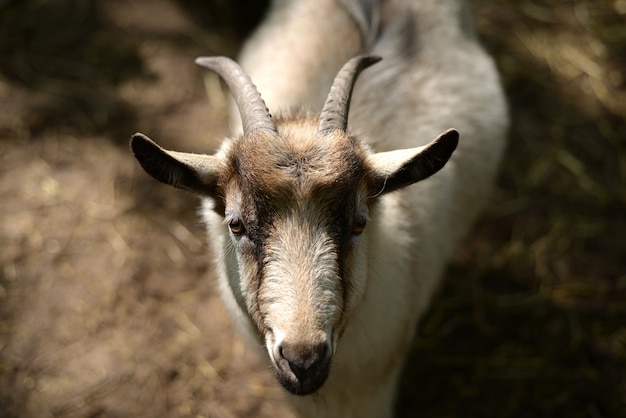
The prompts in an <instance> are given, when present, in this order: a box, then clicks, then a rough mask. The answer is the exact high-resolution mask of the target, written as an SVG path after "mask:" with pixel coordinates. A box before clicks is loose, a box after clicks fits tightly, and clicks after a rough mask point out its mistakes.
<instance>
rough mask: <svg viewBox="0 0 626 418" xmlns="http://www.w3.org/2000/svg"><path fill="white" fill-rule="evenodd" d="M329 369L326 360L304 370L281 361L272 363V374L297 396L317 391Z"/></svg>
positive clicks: (328, 362) (324, 380)
mask: <svg viewBox="0 0 626 418" xmlns="http://www.w3.org/2000/svg"><path fill="white" fill-rule="evenodd" d="M329 371H330V361H328V360H327V361H325V362H323V364H322V363H321V364H316V365H315V366H313V367H310V368H309V369H306V370H302V369H298V368H297V367H294V366H293V365H289V363H288V362H283V361H279V362H277V364H275V365H274V374H275V375H276V378H277V379H278V381H279V382H280V384H281V385H282V386H283V388H285V389H286V390H287V391H288V392H289V393H291V394H293V395H298V396H306V395H311V394H313V393H315V392H317V391H318V390H319V389H320V388H321V387H322V386H323V385H324V383H325V382H326V380H327V379H328V374H329Z"/></svg>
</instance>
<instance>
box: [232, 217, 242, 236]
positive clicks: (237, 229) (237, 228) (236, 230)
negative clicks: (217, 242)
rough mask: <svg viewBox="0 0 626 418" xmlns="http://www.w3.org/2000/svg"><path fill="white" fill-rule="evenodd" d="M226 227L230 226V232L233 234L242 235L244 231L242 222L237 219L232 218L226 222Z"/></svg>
mask: <svg viewBox="0 0 626 418" xmlns="http://www.w3.org/2000/svg"><path fill="white" fill-rule="evenodd" d="M228 227H229V228H230V232H232V233H233V234H235V235H243V233H244V232H246V228H245V227H244V226H243V222H241V220H239V219H233V220H231V221H230V222H228Z"/></svg>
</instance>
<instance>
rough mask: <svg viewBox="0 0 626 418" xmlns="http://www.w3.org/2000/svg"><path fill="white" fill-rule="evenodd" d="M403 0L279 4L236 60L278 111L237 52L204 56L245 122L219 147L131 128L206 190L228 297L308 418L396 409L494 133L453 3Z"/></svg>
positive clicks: (178, 177) (498, 145)
mask: <svg viewBox="0 0 626 418" xmlns="http://www.w3.org/2000/svg"><path fill="white" fill-rule="evenodd" d="M406 3H407V4H404V2H401V1H389V2H384V1H383V2H381V3H380V4H379V3H378V2H376V1H374V0H369V1H350V0H344V1H343V2H337V1H331V0H302V1H292V2H288V1H276V2H275V4H274V5H273V7H272V9H271V11H270V14H269V15H268V17H267V19H266V21H265V22H264V23H263V24H262V25H261V27H260V28H259V29H258V30H257V32H256V33H255V34H254V35H253V36H252V38H251V39H250V40H249V41H248V43H247V45H246V46H245V47H244V50H243V52H242V56H241V57H240V62H241V63H242V67H243V69H244V70H246V72H247V73H248V74H249V75H250V76H251V78H252V80H254V81H255V83H256V84H257V86H258V88H259V91H260V92H261V93H262V94H263V97H264V99H265V103H267V104H268V105H269V108H270V109H283V111H284V112H285V113H283V114H278V116H277V117H275V118H272V117H271V115H270V114H269V111H268V110H267V108H266V107H265V103H264V102H263V100H261V97H260V95H259V94H258V92H257V90H256V89H255V87H254V85H252V83H251V81H250V79H249V78H248V76H247V75H246V73H244V71H243V70H242V69H241V68H240V67H239V66H238V65H237V64H235V63H234V62H232V61H230V60H228V59H225V58H201V59H199V60H198V61H197V62H198V63H199V64H200V65H203V66H206V67H207V68H209V69H211V70H213V71H215V72H217V73H218V74H219V75H220V76H221V77H222V78H224V80H225V81H226V83H227V84H228V86H229V88H230V90H231V92H232V93H233V96H234V99H235V103H236V106H237V108H238V110H239V112H240V114H241V120H242V123H241V125H242V130H243V134H241V135H239V136H237V137H235V138H233V139H228V140H225V141H224V143H223V145H222V147H221V149H220V150H219V151H218V152H217V153H216V154H215V155H195V154H187V153H180V152H174V151H166V150H164V149H162V148H160V147H159V146H158V145H156V144H155V143H154V142H152V141H151V140H150V139H148V138H147V137H145V136H144V135H142V134H136V135H134V136H133V138H132V141H131V146H132V149H133V152H134V153H135V156H136V157H137V159H138V160H139V162H140V163H141V165H142V166H143V167H144V169H145V170H146V171H147V172H148V173H149V174H151V175H152V176H154V177H155V178H157V179H158V180H160V181H163V182H165V183H168V184H171V185H174V186H176V187H179V188H183V189H187V190H191V191H193V192H196V193H198V194H200V195H201V196H202V198H203V210H202V215H203V217H204V219H205V222H206V225H207V229H208V233H209V236H210V237H211V241H212V249H213V251H214V256H215V258H216V260H217V262H216V268H217V274H218V278H219V282H220V288H221V291H222V295H223V298H224V300H225V301H226V304H227V306H228V307H229V309H230V311H231V312H232V314H233V315H234V316H235V317H237V318H238V319H239V320H240V322H241V323H242V324H243V325H244V327H245V328H246V329H247V330H249V331H250V333H251V334H252V335H253V336H255V338H258V340H259V341H260V342H261V343H262V344H263V345H264V346H265V347H266V352H267V357H268V359H269V361H270V363H271V365H272V368H273V370H274V372H275V374H276V376H277V378H278V380H279V382H280V383H281V384H282V385H283V386H284V387H285V389H286V390H287V391H288V392H289V395H288V397H289V400H290V402H292V403H293V405H294V407H295V409H296V411H297V412H298V414H299V415H300V416H302V417H389V416H391V415H392V412H393V401H394V394H395V391H396V382H397V378H398V374H399V373H400V370H401V368H402V365H403V362H404V358H405V356H406V353H407V351H408V348H409V345H410V343H411V340H412V338H413V335H414V332H415V328H416V325H417V321H418V319H419V318H420V316H421V315H422V314H423V313H424V311H425V310H426V309H427V307H428V304H429V301H430V299H431V297H432V295H433V293H434V291H435V290H436V288H437V286H438V283H439V281H440V278H441V276H442V271H443V269H444V267H445V265H446V262H447V261H448V260H449V259H450V258H451V257H452V256H453V254H454V251H455V250H456V248H457V246H458V244H459V242H460V241H461V239H462V238H463V236H464V235H465V233H466V232H467V230H468V228H469V227H470V226H471V224H472V222H473V221H474V219H475V217H476V216H477V214H478V212H479V211H480V209H481V208H482V207H483V206H484V205H485V204H486V202H487V197H488V193H489V190H490V187H491V184H492V181H493V177H494V175H495V173H496V169H497V166H498V162H499V159H500V155H501V153H502V150H503V147H504V144H505V141H504V138H505V131H506V126H507V112H506V104H505V101H504V98H503V94H502V91H501V88H500V84H499V80H498V77H497V73H496V71H495V68H494V66H493V63H492V61H491V59H490V58H489V57H488V56H487V55H486V54H485V53H484V52H483V50H482V49H481V47H480V45H479V43H478V41H477V40H476V38H475V36H474V34H473V31H472V29H471V20H470V19H468V17H467V16H468V14H467V11H466V10H465V7H464V4H463V3H461V2H456V1H450V2H444V1H441V0H426V1H421V2H406ZM360 53H368V54H378V55H380V56H382V57H383V61H382V62H381V63H378V64H376V65H373V64H375V63H376V62H377V61H378V59H377V58H375V57H372V56H357V57H356V58H353V59H350V58H351V57H353V56H355V55H358V54H360ZM346 61H347V63H346V64H345V65H343V64H344V62H346ZM342 65H343V67H342ZM370 65H373V66H372V67H371V68H370V69H367V70H366V71H364V72H363V75H362V76H360V80H359V83H358V84H357V85H356V87H354V85H355V82H356V79H357V77H359V74H360V73H361V71H362V70H364V69H365V68H366V67H369V66H370ZM340 68H341V69H340ZM335 74H337V76H336V77H335ZM353 87H354V89H353ZM353 90H354V91H353ZM328 91H330V93H328V97H327V99H326V101H325V102H324V95H325V94H326V93H327V92H328ZM322 92H324V93H322ZM353 93H354V94H353ZM352 96H353V98H352V100H351V97H352ZM294 106H299V108H305V109H308V110H296V109H297V108H295V107H294ZM320 108H321V113H320V116H319V118H318V117H316V116H314V113H313V112H316V113H317V112H319V111H320ZM348 111H349V115H350V124H349V126H348V123H347V118H348ZM237 123H238V121H237V120H236V119H235V125H236V124H237ZM450 125H454V127H455V128H456V129H458V130H459V131H460V132H461V134H462V138H461V140H460V141H459V140H458V137H459V136H458V134H457V132H456V131H455V130H448V129H447V128H448V127H449V126H450ZM234 130H237V128H235V129H234ZM442 131H443V133H442V134H440V135H438V134H439V133H440V132H442ZM433 137H436V139H435V140H433V141H431V142H428V141H427V140H428V138H433ZM457 144H458V146H457ZM448 160H449V162H448ZM444 165H445V168H443V167H444ZM442 168H443V169H442ZM440 170H441V171H440ZM435 173H436V174H435ZM433 174H435V175H433ZM431 175H432V177H431ZM411 184H413V185H412V186H410V187H407V186H409V185H411Z"/></svg>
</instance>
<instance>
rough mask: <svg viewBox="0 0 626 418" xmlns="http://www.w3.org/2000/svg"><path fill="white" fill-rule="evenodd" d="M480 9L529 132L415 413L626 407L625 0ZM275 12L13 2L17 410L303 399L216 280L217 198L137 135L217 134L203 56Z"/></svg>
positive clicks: (249, 1) (170, 142) (7, 337)
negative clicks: (142, 152) (213, 229)
mask: <svg viewBox="0 0 626 418" xmlns="http://www.w3.org/2000/svg"><path fill="white" fill-rule="evenodd" d="M470 4H471V5H472V8H473V12H474V16H475V19H476V23H477V27H478V31H479V33H480V36H481V38H482V40H483V43H484V45H485V48H486V49H487V50H488V51H489V52H490V53H491V54H492V55H493V56H494V58H495V60H496V62H497V65H498V67H499V68H500V71H501V74H502V80H503V83H504V86H505V89H506V92H507V96H508V99H509V103H510V107H511V115H512V121H513V122H512V127H511V130H510V135H509V147H508V150H507V153H506V156H505V160H504V163H503V166H502V170H501V174H500V176H499V179H498V186H497V190H496V192H495V193H494V195H493V198H492V201H491V204H490V205H489V208H488V209H487V211H486V213H485V214H484V216H482V218H481V220H480V222H479V223H478V225H477V227H476V229H475V231H474V232H473V234H471V236H470V237H469V239H468V242H467V245H466V246H465V247H464V248H463V250H462V251H461V252H460V253H459V254H458V256H457V258H456V259H455V261H454V263H453V264H452V265H451V266H450V269H449V271H448V274H447V278H446V281H445V284H444V286H443V288H442V290H441V292H440V294H439V296H438V297H437V298H436V299H435V301H434V303H433V307H432V309H431V311H430V313H429V314H428V316H427V317H426V318H424V320H423V321H422V324H421V327H420V329H419V332H418V336H417V338H416V339H415V343H414V346H413V348H412V354H411V357H410V359H409V362H408V364H407V367H406V370H405V373H404V376H403V378H402V386H401V392H400V395H399V399H398V406H397V415H398V417H414V416H417V415H418V414H420V416H425V417H525V418H526V417H590V418H599V417H626V0H576V1H562V0H560V1H557V0H547V1H543V2H541V1H538V0H536V1H535V0H510V1H504V0H493V1H486V0H485V1H483V0H472V1H471V2H470ZM266 7H267V2H266V1H254V0H238V1H228V0H204V1H202V0H152V1H149V0H129V1H125V0H106V1H105V0H56V1H45V0H19V1H16V0H14V1H11V0H4V1H0V199H1V200H0V263H1V267H2V268H1V269H0V416H2V417H64V418H65V417H147V416H150V417H191V416H194V417H195V416H202V417H209V416H210V417H223V418H228V417H276V416H280V417H282V416H285V417H289V416H290V415H289V413H288V412H287V409H286V408H285V405H284V403H283V401H282V400H281V389H280V388H278V387H277V384H276V383H275V382H274V379H273V377H272V376H271V373H270V372H269V370H267V368H266V366H265V365H263V363H262V362H260V361H259V360H258V359H257V358H256V357H255V355H254V353H252V352H250V350H249V349H247V348H246V344H245V343H244V342H242V341H241V340H240V339H239V337H238V336H237V334H236V333H235V332H233V330H232V325H231V323H230V322H229V320H228V318H227V317H226V315H225V312H224V309H223V307H222V305H221V303H220V302H219V299H218V297H217V295H216V293H215V291H214V289H213V276H212V273H211V265H210V260H209V257H208V256H207V253H206V252H207V249H206V247H207V244H206V242H207V240H206V238H205V237H204V234H203V228H202V225H200V223H199V222H198V220H197V219H198V218H197V216H196V213H195V211H196V206H197V202H196V201H195V199H193V198H191V197H190V196H188V195H186V194H185V193H183V192H178V191H173V190H170V189H169V188H167V186H163V185H160V184H157V182H155V181H153V180H152V179H151V178H149V177H148V176H147V175H145V174H144V173H143V171H142V170H141V169H140V168H139V167H138V165H137V164H136V163H135V161H134V159H133V158H132V156H131V153H130V152H129V150H128V145H127V144H128V138H129V136H130V134H132V133H134V132H136V131H143V132H145V133H146V134H149V135H151V136H154V137H157V138H160V142H161V144H162V145H164V146H166V147H175V148H177V149H181V150H186V151H192V152H211V151H213V150H214V149H215V148H216V146H217V144H218V141H219V139H220V138H222V137H224V136H226V135H227V134H228V126H227V124H226V117H227V105H226V103H227V102H226V96H225V95H224V93H223V92H222V90H221V89H220V85H219V82H218V81H217V79H215V80H212V79H211V78H208V79H206V80H205V79H204V77H203V74H204V71H202V70H201V69H200V68H197V67H196V66H195V65H193V59H194V58H195V57H196V56H199V55H218V54H220V55H228V56H231V57H235V56H236V54H237V51H238V48H239V47H240V45H241V43H242V41H243V40H244V39H245V37H246V36H247V35H248V34H249V32H250V31H251V30H252V29H253V28H254V26H255V25H256V24H257V23H258V22H259V20H260V19H261V18H262V16H263V13H264V11H265V9H266ZM206 90H209V91H210V92H212V94H211V95H210V97H209V98H207V94H206ZM209 240H210V237H209Z"/></svg>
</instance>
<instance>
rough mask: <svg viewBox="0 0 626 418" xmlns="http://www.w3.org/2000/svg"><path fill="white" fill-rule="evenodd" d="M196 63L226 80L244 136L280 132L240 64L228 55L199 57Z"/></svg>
mask: <svg viewBox="0 0 626 418" xmlns="http://www.w3.org/2000/svg"><path fill="white" fill-rule="evenodd" d="M196 64H198V65H200V66H202V67H205V68H208V69H209V70H211V71H214V72H215V73H217V74H218V75H219V76H220V77H221V78H222V79H223V80H224V81H225V82H226V84H227V85H228V88H229V89H230V92H231V94H232V95H233V98H234V99H235V103H236V104H237V108H238V109H239V113H240V114H241V124H242V126H243V134H244V136H245V135H248V134H250V133H251V132H253V131H257V130H262V131H266V132H271V133H273V134H278V131H277V130H276V125H274V121H273V120H272V115H271V114H270V112H269V110H268V109H267V106H266V105H265V102H264V101H263V99H262V98H261V94H259V92H258V90H257V89H256V86H255V85H254V84H252V80H250V77H248V75H247V74H246V73H245V72H244V71H243V70H242V69H241V67H240V66H239V64H237V63H236V62H235V61H233V60H231V59H230V58H227V57H199V58H196Z"/></svg>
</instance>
